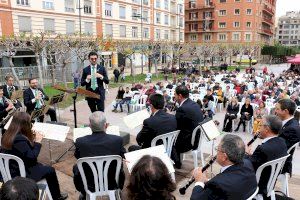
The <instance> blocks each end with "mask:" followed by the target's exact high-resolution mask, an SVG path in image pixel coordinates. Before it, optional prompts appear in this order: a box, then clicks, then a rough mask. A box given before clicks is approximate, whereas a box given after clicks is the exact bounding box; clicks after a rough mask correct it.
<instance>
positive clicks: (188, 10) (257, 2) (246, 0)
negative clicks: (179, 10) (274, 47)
mask: <svg viewBox="0 0 300 200" xmlns="http://www.w3.org/2000/svg"><path fill="white" fill-rule="evenodd" d="M275 6H276V0H189V1H187V2H186V5H185V40H186V41H189V42H197V43H207V42H208V43H253V42H259V43H271V42H272V41H273V36H274V22H275Z"/></svg>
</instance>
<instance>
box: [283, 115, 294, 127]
mask: <svg viewBox="0 0 300 200" xmlns="http://www.w3.org/2000/svg"><path fill="white" fill-rule="evenodd" d="M293 118H294V117H293V116H292V117H290V118H288V119H286V120H283V121H282V127H283V126H284V125H285V124H286V123H287V122H288V121H290V120H291V119H293Z"/></svg>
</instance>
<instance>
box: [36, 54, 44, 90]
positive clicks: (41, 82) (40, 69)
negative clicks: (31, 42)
mask: <svg viewBox="0 0 300 200" xmlns="http://www.w3.org/2000/svg"><path fill="white" fill-rule="evenodd" d="M35 60H36V65H37V68H38V74H39V82H40V86H41V88H42V89H43V88H44V79H43V73H42V68H41V61H40V55H39V54H38V53H35Z"/></svg>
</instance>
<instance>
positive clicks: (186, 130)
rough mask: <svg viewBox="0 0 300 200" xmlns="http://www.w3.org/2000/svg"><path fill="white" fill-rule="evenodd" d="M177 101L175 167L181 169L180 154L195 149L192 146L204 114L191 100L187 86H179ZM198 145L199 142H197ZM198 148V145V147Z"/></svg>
mask: <svg viewBox="0 0 300 200" xmlns="http://www.w3.org/2000/svg"><path fill="white" fill-rule="evenodd" d="M175 99H176V101H177V102H178V103H179V108H178V109H177V111H176V114H175V117H176V120H177V129H178V130H180V133H179V134H178V137H177V140H176V143H175V149H176V152H175V154H174V156H176V158H174V157H173V159H174V161H175V166H176V167H177V168H180V167H181V161H180V153H184V152H187V151H189V150H191V149H192V148H193V146H192V144H191V140H192V133H193V131H194V129H195V128H196V127H197V126H198V125H199V123H200V122H202V121H203V114H202V111H201V110H200V107H199V105H198V104H197V103H196V102H194V101H192V100H191V99H190V98H189V91H188V89H187V87H186V86H183V85H181V86H178V87H177V88H176V90H175ZM196 144H197V142H196ZM196 146H197V145H196Z"/></svg>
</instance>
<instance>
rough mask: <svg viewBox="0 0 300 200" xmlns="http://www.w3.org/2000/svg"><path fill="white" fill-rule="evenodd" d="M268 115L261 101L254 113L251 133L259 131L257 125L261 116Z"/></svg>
mask: <svg viewBox="0 0 300 200" xmlns="http://www.w3.org/2000/svg"><path fill="white" fill-rule="evenodd" d="M267 114H268V110H267V109H266V104H265V103H264V102H263V101H262V102H261V103H260V104H259V107H258V108H257V109H255V111H254V115H253V118H254V121H253V133H256V132H257V131H258V130H259V125H260V123H261V120H262V118H263V116H265V115H267Z"/></svg>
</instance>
